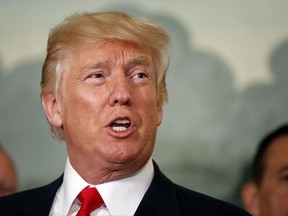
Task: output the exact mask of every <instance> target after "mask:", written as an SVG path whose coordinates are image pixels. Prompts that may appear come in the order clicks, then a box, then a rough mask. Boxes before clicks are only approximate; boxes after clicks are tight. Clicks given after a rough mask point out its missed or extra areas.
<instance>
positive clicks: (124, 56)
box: [72, 40, 152, 64]
mask: <svg viewBox="0 0 288 216" xmlns="http://www.w3.org/2000/svg"><path fill="white" fill-rule="evenodd" d="M151 55H152V52H151V51H150V49H149V48H147V47H145V46H140V45H138V44H134V43H130V42H126V41H120V40H108V41H101V42H96V43H89V44H85V45H83V44H82V45H78V46H76V48H75V49H74V50H73V54H72V59H73V61H75V60H76V61H77V62H78V63H82V64H85V63H89V62H90V61H93V62H103V63H105V62H122V63H127V62H128V61H133V60H138V61H142V62H145V63H146V64H152V56H151ZM73 57H74V58H73Z"/></svg>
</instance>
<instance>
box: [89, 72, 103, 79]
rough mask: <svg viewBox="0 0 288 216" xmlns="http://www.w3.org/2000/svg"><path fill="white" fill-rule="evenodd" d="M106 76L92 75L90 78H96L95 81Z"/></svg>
mask: <svg viewBox="0 0 288 216" xmlns="http://www.w3.org/2000/svg"><path fill="white" fill-rule="evenodd" d="M103 77H104V76H103V74H101V73H96V74H92V75H91V76H90V78H94V79H99V78H103Z"/></svg>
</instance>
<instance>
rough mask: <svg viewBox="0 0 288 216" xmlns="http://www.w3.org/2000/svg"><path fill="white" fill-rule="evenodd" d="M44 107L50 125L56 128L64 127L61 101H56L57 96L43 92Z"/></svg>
mask: <svg viewBox="0 0 288 216" xmlns="http://www.w3.org/2000/svg"><path fill="white" fill-rule="evenodd" d="M41 100H42V106H43V108H44V111H45V114H46V118H47V119H48V121H49V123H50V124H51V125H52V126H54V127H61V126H62V118H61V112H60V109H59V107H60V104H59V101H58V100H56V97H55V95H54V94H53V93H52V92H48V93H47V92H42V93H41Z"/></svg>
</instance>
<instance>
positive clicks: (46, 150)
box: [0, 0, 288, 203]
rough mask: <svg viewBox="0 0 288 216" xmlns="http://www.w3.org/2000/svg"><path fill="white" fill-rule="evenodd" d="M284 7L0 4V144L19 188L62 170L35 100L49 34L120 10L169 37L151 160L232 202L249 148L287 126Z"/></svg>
mask: <svg viewBox="0 0 288 216" xmlns="http://www.w3.org/2000/svg"><path fill="white" fill-rule="evenodd" d="M163 2H165V3H164V4H163ZM287 6H288V1H287V0H286V1H280V0H279V1H275V0H262V1H260V0H258V1H253V2H251V1H248V0H244V1H229V0H221V1H212V0H211V1H207V0H206V1H197V0H195V1H194V0H182V1H174V0H165V1H160V0H158V1H155V0H146V1H135V0H130V1H116V0H114V1H113V0H110V1H109V0H105V1H104V0H102V1H100V0H97V1H92V0H90V1H85V2H84V1H83V2H80V1H70V0H64V1H56V0H53V1H46V2H44V1H41V2H40V1H36V0H34V1H33V0H29V1H28V0H27V1H18V2H17V3H16V1H0V27H1V33H0V104H1V106H0V141H1V142H2V143H3V144H4V147H5V148H6V149H7V150H8V151H9V152H10V153H11V155H12V156H13V157H14V159H15V162H16V164H17V167H18V171H19V180H20V182H19V190H23V189H27V188H30V187H34V186H38V185H41V184H44V183H46V182H49V181H50V180H52V179H54V178H56V177H57V176H58V175H60V174H61V172H62V170H63V168H64V164H65V157H66V156H65V144H59V143H56V142H54V141H53V140H52V139H51V138H50V136H49V133H48V126H47V123H46V121H45V117H44V115H43V112H42V109H41V106H40V100H39V92H40V88H39V80H40V70H41V63H42V62H43V56H44V54H45V46H46V40H47V35H48V32H49V29H50V27H52V26H54V25H55V24H57V23H58V22H60V21H61V20H62V19H63V18H64V17H65V16H67V15H69V14H71V13H73V12H76V11H79V10H80V11H83V10H88V11H93V10H96V11H102V10H124V11H126V12H128V13H130V14H131V15H135V16H140V17H147V18H149V19H151V20H152V21H154V22H156V23H159V24H160V25H163V26H164V27H165V28H166V29H167V31H168V32H169V33H170V34H171V36H172V39H173V41H172V45H171V49H170V52H171V67H170V69H169V74H168V78H167V79H168V89H169V92H170V102H169V103H168V105H167V106H166V107H165V116H164V122H163V125H162V126H161V128H160V131H159V137H158V141H157V148H156V150H155V156H154V158H155V159H156V160H157V161H158V162H159V163H160V165H161V166H162V167H163V170H164V172H165V173H167V175H168V176H170V177H171V178H173V179H174V180H175V181H176V182H178V183H180V184H183V185H185V186H187V187H190V188H193V189H195V190H199V191H201V192H204V193H207V194H210V195H212V196H215V197H219V198H222V199H227V200H230V201H231V202H235V203H236V202H237V199H235V197H237V195H235V194H236V189H237V185H238V184H239V181H240V180H241V170H242V167H243V166H244V165H245V164H246V163H247V162H248V161H249V160H250V158H251V156H252V154H253V151H254V149H255V146H256V143H257V142H258V141H259V139H260V138H261V137H262V136H263V135H264V134H265V133H266V132H267V131H269V130H270V129H271V128H273V127H275V126H277V125H279V124H281V123H283V122H285V121H287V118H288V117H287V115H286V110H287V106H288V102H287V96H286V92H287V90H288V89H287V87H286V86H288V85H287V84H286V83H285V81H286V80H287V78H288V77H287V75H286V71H287V69H288V65H287V63H286V62H288V59H287V57H286V56H287V55H286V54H288V51H287V49H288V48H287V43H288V42H287V41H288V22H287V19H288V15H287V11H286V9H287V8H288V7H287ZM287 74H288V73H287ZM227 185H228V187H227Z"/></svg>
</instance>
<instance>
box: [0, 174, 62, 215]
mask: <svg viewBox="0 0 288 216" xmlns="http://www.w3.org/2000/svg"><path fill="white" fill-rule="evenodd" d="M62 179H63V178H62V176H61V177H60V178H58V179H57V180H55V181H54V182H52V183H50V184H48V185H46V186H42V187H38V188H34V189H30V190H26V191H22V192H18V193H15V194H12V195H8V196H4V197H0V212H1V215H10V216H12V215H13V216H14V215H15V216H16V215H23V213H24V215H29V214H30V215H31V212H35V214H34V215H46V212H48V213H49V211H50V207H51V205H52V202H53V200H54V197H55V194H56V192H57V190H58V188H59V187H60V185H61V184H62ZM25 212H26V214H25ZM42 213H45V214H42ZM48 213H47V215H48ZM32 215H33V214H32Z"/></svg>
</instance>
